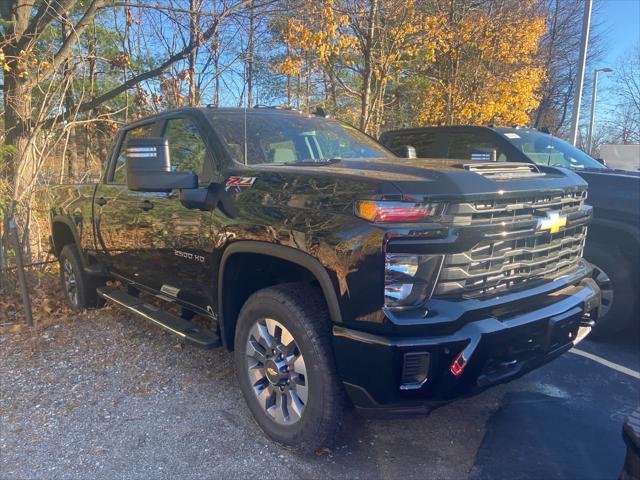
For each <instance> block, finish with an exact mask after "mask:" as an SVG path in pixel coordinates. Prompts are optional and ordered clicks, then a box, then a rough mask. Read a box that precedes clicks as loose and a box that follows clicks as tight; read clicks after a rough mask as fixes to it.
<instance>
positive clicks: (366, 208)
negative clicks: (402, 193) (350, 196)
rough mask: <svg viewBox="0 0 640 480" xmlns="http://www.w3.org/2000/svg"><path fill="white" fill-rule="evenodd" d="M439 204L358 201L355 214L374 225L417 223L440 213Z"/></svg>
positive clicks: (440, 207) (440, 205)
mask: <svg viewBox="0 0 640 480" xmlns="http://www.w3.org/2000/svg"><path fill="white" fill-rule="evenodd" d="M442 210H443V208H442V204H440V203H415V202H390V201H386V200H381V201H373V200H360V201H358V202H356V208H355V212H356V215H357V216H358V217H360V218H364V219H365V220H368V221H370V222H374V223H387V222H388V223H392V222H393V223H399V222H417V221H420V220H424V219H425V218H427V217H433V216H437V215H440V214H441V213H442Z"/></svg>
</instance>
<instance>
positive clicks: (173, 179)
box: [125, 138, 198, 192]
mask: <svg viewBox="0 0 640 480" xmlns="http://www.w3.org/2000/svg"><path fill="white" fill-rule="evenodd" d="M125 153H126V156H127V161H126V164H125V168H126V169H127V187H128V188H129V190H133V191H136V192H170V191H171V190H177V189H189V188H197V187H198V175H196V174H195V173H193V172H172V171H171V161H170V159H169V143H168V142H167V139H165V138H132V139H130V140H129V141H128V142H127V146H126V149H125Z"/></svg>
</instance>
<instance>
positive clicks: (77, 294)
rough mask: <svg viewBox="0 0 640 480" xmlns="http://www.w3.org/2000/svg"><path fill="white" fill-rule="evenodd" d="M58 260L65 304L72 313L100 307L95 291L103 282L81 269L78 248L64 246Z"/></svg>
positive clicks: (99, 300)
mask: <svg viewBox="0 0 640 480" xmlns="http://www.w3.org/2000/svg"><path fill="white" fill-rule="evenodd" d="M58 260H59V262H60V282H61V284H62V291H63V292H64V297H65V300H66V301H67V304H68V305H69V306H70V307H71V308H72V309H73V310H74V311H80V310H82V309H84V308H96V307H100V306H102V305H103V304H104V302H103V300H102V299H101V298H100V297H99V296H98V293H97V292H96V289H97V288H98V287H99V286H100V285H103V284H104V282H103V281H100V279H97V278H95V277H93V276H91V275H89V274H87V272H86V271H85V270H84V268H83V267H82V261H81V260H80V253H79V252H78V248H77V247H76V246H75V245H74V244H69V245H65V246H64V248H63V249H62V252H60V256H59V257H58ZM72 284H73V285H72Z"/></svg>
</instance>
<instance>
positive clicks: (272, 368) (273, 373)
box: [264, 360, 281, 385]
mask: <svg viewBox="0 0 640 480" xmlns="http://www.w3.org/2000/svg"><path fill="white" fill-rule="evenodd" d="M264 371H265V372H266V374H267V379H268V380H269V382H270V383H271V384H273V385H279V384H280V380H281V379H280V369H279V368H278V365H277V364H276V362H274V361H273V360H267V363H265V365H264Z"/></svg>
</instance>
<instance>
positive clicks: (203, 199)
mask: <svg viewBox="0 0 640 480" xmlns="http://www.w3.org/2000/svg"><path fill="white" fill-rule="evenodd" d="M180 202H181V203H182V205H183V206H184V207H185V208H190V209H195V210H201V211H203V212H211V211H213V210H215V209H216V208H218V209H220V211H221V212H222V213H223V214H225V215H226V216H227V217H229V218H235V217H237V216H238V213H239V212H238V209H237V208H236V207H235V206H234V205H233V202H232V199H231V195H229V192H227V191H226V190H225V187H224V185H222V184H221V183H211V184H210V185H209V186H208V187H207V188H194V189H182V190H180Z"/></svg>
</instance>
